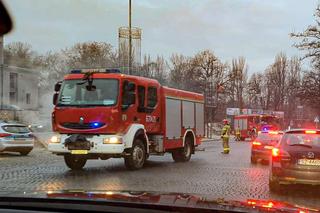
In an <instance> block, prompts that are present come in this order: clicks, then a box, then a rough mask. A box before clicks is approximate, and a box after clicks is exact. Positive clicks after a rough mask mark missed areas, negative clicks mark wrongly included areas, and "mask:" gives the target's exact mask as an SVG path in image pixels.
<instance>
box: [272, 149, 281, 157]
mask: <svg viewBox="0 0 320 213" xmlns="http://www.w3.org/2000/svg"><path fill="white" fill-rule="evenodd" d="M279 154H280V150H279V149H278V148H273V149H272V156H273V157H278V156H279Z"/></svg>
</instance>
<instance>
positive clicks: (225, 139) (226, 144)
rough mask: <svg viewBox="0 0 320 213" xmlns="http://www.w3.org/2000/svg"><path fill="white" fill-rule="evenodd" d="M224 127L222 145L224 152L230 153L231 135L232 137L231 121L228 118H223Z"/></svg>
mask: <svg viewBox="0 0 320 213" xmlns="http://www.w3.org/2000/svg"><path fill="white" fill-rule="evenodd" d="M223 125H224V126H223V128H222V132H221V138H222V146H223V152H221V153H223V154H229V152H230V147H229V137H230V131H231V127H230V125H229V121H228V120H227V119H224V120H223Z"/></svg>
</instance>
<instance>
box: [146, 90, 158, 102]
mask: <svg viewBox="0 0 320 213" xmlns="http://www.w3.org/2000/svg"><path fill="white" fill-rule="evenodd" d="M156 105H157V88H156V87H148V104H147V106H148V107H155V106H156Z"/></svg>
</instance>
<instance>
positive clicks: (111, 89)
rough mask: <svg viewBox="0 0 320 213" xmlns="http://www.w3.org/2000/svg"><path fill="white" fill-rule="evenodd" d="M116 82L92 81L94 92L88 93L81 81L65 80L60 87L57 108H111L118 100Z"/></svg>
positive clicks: (106, 80)
mask: <svg viewBox="0 0 320 213" xmlns="http://www.w3.org/2000/svg"><path fill="white" fill-rule="evenodd" d="M118 84H119V83H118V80H116V79H94V81H93V85H94V86H95V88H96V89H95V90H92V91H89V90H88V89H87V88H86V86H87V85H88V83H87V82H83V80H82V79H79V80H78V79H77V80H65V81H64V82H63V84H62V87H61V92H60V95H59V100H58V106H113V105H116V104H117V100H118V93H119V92H118V91H119V86H118Z"/></svg>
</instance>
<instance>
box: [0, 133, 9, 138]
mask: <svg viewBox="0 0 320 213" xmlns="http://www.w3.org/2000/svg"><path fill="white" fill-rule="evenodd" d="M8 136H11V134H8V133H0V138H5V137H8Z"/></svg>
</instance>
